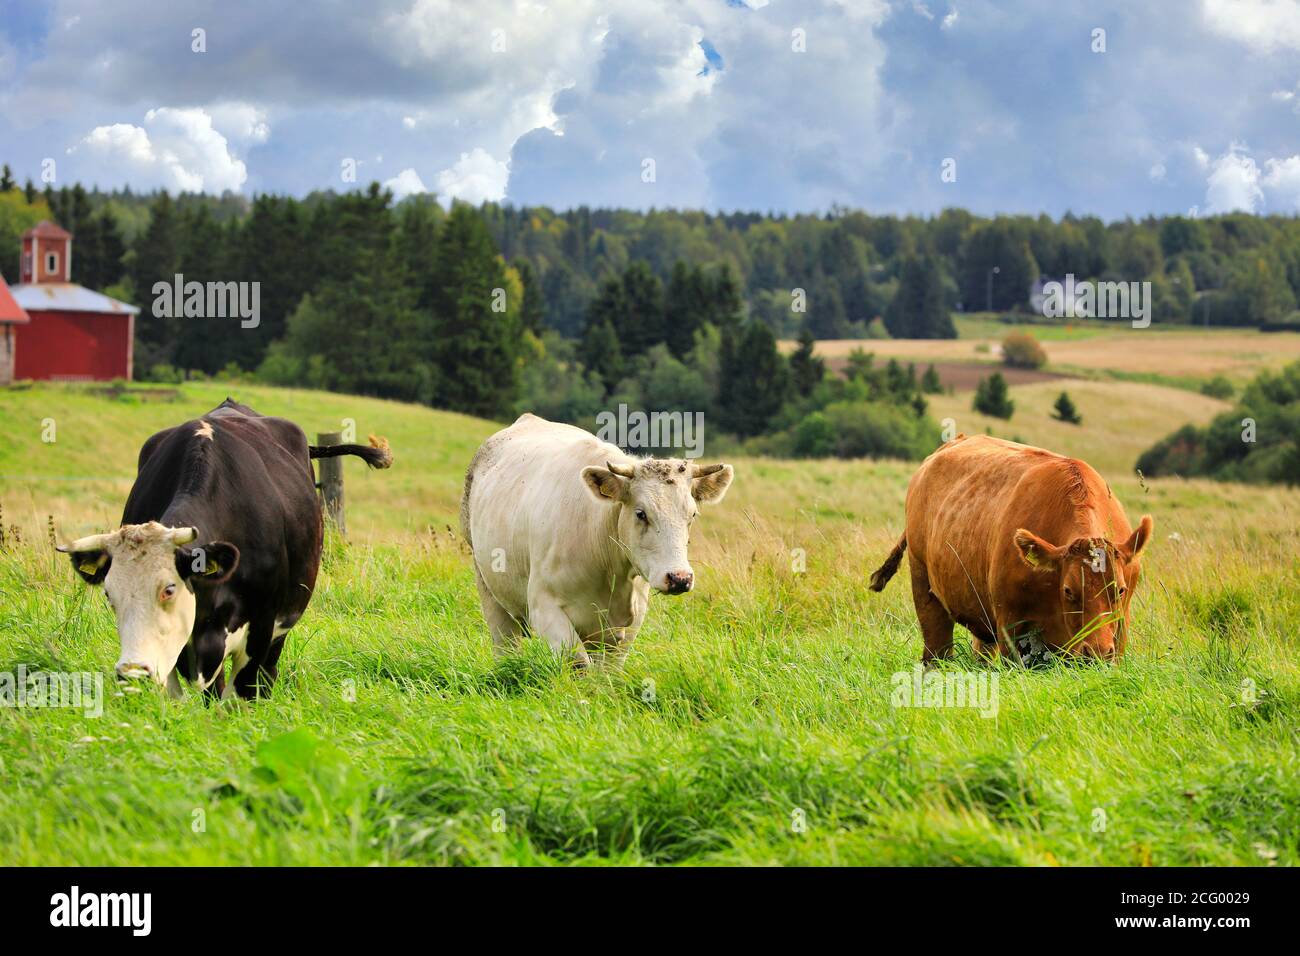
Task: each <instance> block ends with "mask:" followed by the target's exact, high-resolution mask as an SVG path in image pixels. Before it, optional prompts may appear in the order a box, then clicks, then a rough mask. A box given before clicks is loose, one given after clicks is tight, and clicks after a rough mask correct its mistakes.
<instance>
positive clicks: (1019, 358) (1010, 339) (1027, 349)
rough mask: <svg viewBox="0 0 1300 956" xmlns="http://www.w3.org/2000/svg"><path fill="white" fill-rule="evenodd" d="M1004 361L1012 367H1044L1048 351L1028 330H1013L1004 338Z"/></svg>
mask: <svg viewBox="0 0 1300 956" xmlns="http://www.w3.org/2000/svg"><path fill="white" fill-rule="evenodd" d="M1002 361H1003V362H1004V363H1005V364H1007V365H1009V366H1010V367H1011V368H1042V367H1043V366H1044V365H1046V364H1047V353H1046V352H1044V351H1043V347H1042V346H1041V345H1039V344H1038V340H1037V339H1036V338H1034V337H1033V336H1032V335H1030V334H1029V333H1028V332H1012V333H1011V334H1010V335H1008V336H1007V337H1006V338H1005V339H1003V340H1002Z"/></svg>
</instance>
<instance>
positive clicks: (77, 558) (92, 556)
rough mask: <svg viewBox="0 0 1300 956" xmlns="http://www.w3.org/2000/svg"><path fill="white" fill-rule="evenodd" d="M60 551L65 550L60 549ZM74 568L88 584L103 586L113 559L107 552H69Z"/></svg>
mask: <svg viewBox="0 0 1300 956" xmlns="http://www.w3.org/2000/svg"><path fill="white" fill-rule="evenodd" d="M59 550H60V551H62V550H63V549H62V548H60V549H59ZM67 554H68V556H69V557H70V558H72V568H73V570H75V571H76V572H77V573H78V574H80V575H81V577H82V579H83V580H84V581H85V582H86V583H87V584H103V583H104V578H106V577H107V576H108V569H109V567H110V566H112V564H113V558H112V556H111V555H110V554H109V553H108V552H107V551H69V552H67Z"/></svg>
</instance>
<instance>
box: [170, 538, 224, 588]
mask: <svg viewBox="0 0 1300 956" xmlns="http://www.w3.org/2000/svg"><path fill="white" fill-rule="evenodd" d="M237 567H239V549H238V548H236V547H235V546H234V545H233V544H231V543H230V542H229V541H210V542H208V543H207V544H203V545H199V546H197V547H193V548H177V549H176V573H177V574H179V575H180V576H181V578H182V579H183V580H186V581H189V582H190V583H191V584H202V585H206V586H214V585H217V584H225V583H226V582H227V581H229V580H230V576H231V575H232V574H234V573H235V568H237Z"/></svg>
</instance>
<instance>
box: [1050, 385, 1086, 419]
mask: <svg viewBox="0 0 1300 956" xmlns="http://www.w3.org/2000/svg"><path fill="white" fill-rule="evenodd" d="M1052 408H1053V409H1054V411H1053V413H1052V417H1053V418H1055V419H1056V420H1057V421H1058V422H1068V423H1069V424H1071V425H1082V424H1083V416H1081V415H1080V414H1079V410H1078V409H1076V408H1075V407H1074V402H1073V401H1071V400H1070V393H1069V392H1062V393H1061V394H1060V395H1059V396H1057V399H1056V404H1055V405H1053V406H1052Z"/></svg>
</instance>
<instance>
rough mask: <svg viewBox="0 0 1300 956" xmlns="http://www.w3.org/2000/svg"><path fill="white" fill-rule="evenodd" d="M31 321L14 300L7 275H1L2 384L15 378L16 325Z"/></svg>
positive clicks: (0, 344)
mask: <svg viewBox="0 0 1300 956" xmlns="http://www.w3.org/2000/svg"><path fill="white" fill-rule="evenodd" d="M30 321H31V317H30V316H28V314H27V313H26V312H24V311H23V307H22V306H20V305H19V304H18V303H17V302H15V301H14V296H13V293H12V292H10V291H9V284H8V283H7V282H5V277H4V276H0V385H8V384H9V383H10V382H12V381H13V379H14V338H15V332H14V327H15V326H17V325H20V324H21V325H26V324H27V323H28V322H30Z"/></svg>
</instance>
